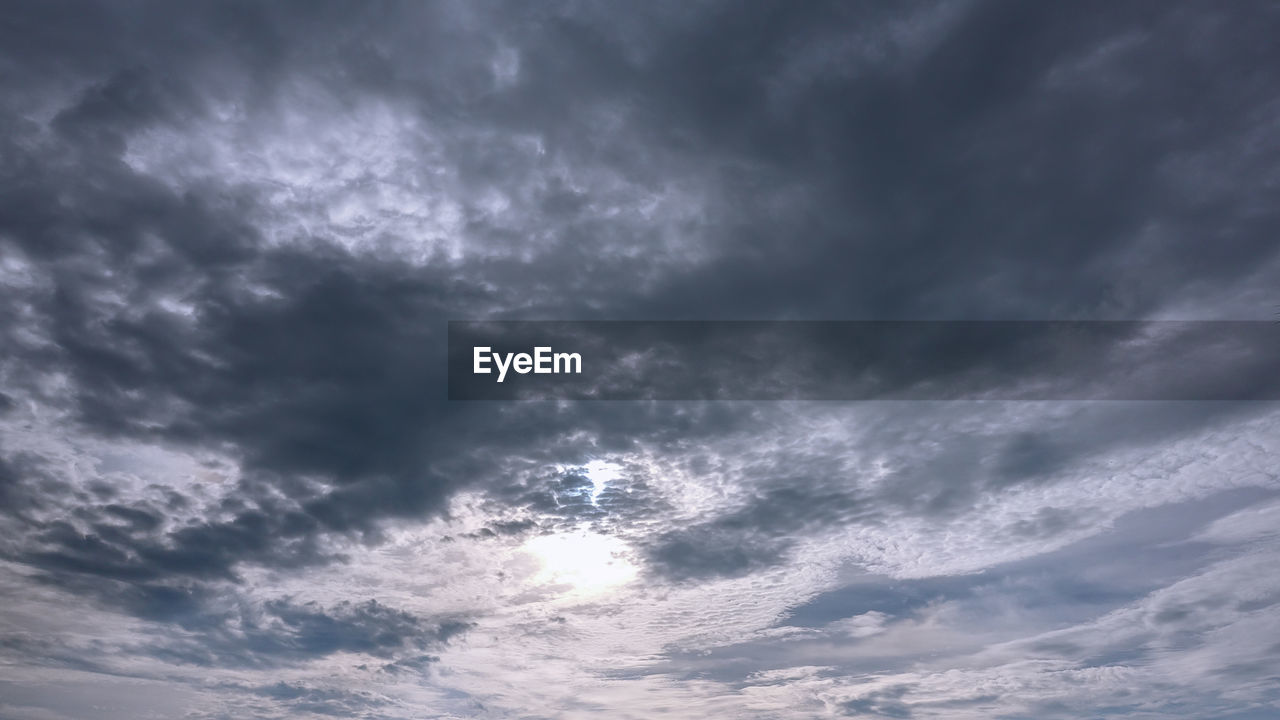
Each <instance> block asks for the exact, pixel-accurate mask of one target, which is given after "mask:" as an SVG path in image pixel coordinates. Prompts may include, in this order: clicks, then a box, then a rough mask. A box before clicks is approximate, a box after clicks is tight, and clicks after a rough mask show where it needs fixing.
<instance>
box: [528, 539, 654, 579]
mask: <svg viewBox="0 0 1280 720" xmlns="http://www.w3.org/2000/svg"><path fill="white" fill-rule="evenodd" d="M524 549H525V551H527V552H529V553H530V554H532V555H533V556H534V557H535V558H537V559H538V561H539V562H540V563H541V565H542V568H541V570H540V571H539V572H538V574H537V575H536V576H535V581H536V582H539V583H548V584H553V585H568V586H570V587H571V592H572V594H574V595H598V594H600V593H602V592H605V591H607V590H609V589H611V588H614V587H617V586H620V585H624V584H626V583H627V582H630V581H631V580H632V579H634V578H635V576H636V568H635V565H633V564H632V563H631V561H630V560H629V559H628V557H627V555H628V549H627V545H626V543H624V542H622V541H621V540H619V539H618V538H615V537H610V536H608V535H601V534H599V533H595V532H590V531H585V530H584V531H579V532H574V533H560V534H556V535H542V536H540V537H536V538H533V539H532V540H530V541H529V542H527V543H525V546H524Z"/></svg>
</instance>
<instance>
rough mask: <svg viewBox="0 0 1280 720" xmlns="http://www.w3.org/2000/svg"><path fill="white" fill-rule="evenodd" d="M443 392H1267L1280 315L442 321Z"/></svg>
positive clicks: (1167, 395)
mask: <svg viewBox="0 0 1280 720" xmlns="http://www.w3.org/2000/svg"><path fill="white" fill-rule="evenodd" d="M448 334H449V358H448V363H449V398H450V399H451V400H461V401H465V400H1276V399H1280V325H1277V324H1275V323H1270V322H1248V321H1243V322H1237V321H777V322H773V321H746V322H732V321H693V322H667V321H652V322H648V321H616V322H615V321H585V322H569V321H546V322H542V321H479V322H450V323H449V333H448Z"/></svg>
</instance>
